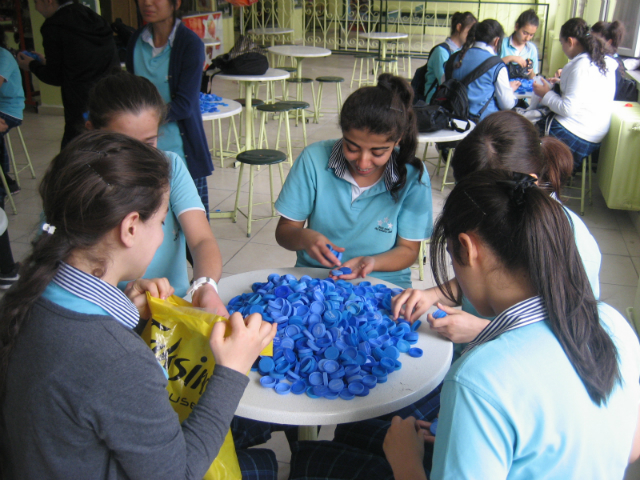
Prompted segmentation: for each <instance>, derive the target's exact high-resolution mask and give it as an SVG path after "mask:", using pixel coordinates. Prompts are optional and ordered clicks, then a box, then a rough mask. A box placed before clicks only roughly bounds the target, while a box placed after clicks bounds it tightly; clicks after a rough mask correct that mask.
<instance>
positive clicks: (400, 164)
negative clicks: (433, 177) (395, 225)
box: [340, 73, 424, 201]
mask: <svg viewBox="0 0 640 480" xmlns="http://www.w3.org/2000/svg"><path fill="white" fill-rule="evenodd" d="M412 105H413V90H412V89H411V85H409V83H408V82H407V81H406V80H405V79H404V78H401V77H396V76H394V75H391V74H390V73H383V74H382V75H380V77H378V84H377V85H376V86H375V87H362V88H359V89H358V90H356V91H355V92H353V93H352V94H351V95H349V97H348V98H347V100H346V101H345V102H344V105H343V107H342V110H341V111H340V129H341V130H342V131H343V132H348V131H349V130H363V131H369V132H370V133H373V134H376V135H387V137H388V138H389V141H392V142H397V141H398V140H400V143H399V145H398V146H399V148H400V153H399V155H398V156H397V157H396V165H395V166H396V170H397V173H398V181H397V182H396V183H394V184H393V185H392V187H391V190H390V193H391V196H392V197H393V199H394V200H396V201H397V199H398V192H399V191H400V190H401V189H402V188H403V187H404V185H405V183H406V181H407V164H410V165H412V166H413V167H415V168H416V169H417V170H418V171H419V172H420V176H422V172H423V171H424V166H423V165H422V162H421V161H420V160H418V159H417V158H416V156H415V154H416V149H417V148H418V127H417V126H416V118H415V114H414V112H413V108H412V107H411V106H412Z"/></svg>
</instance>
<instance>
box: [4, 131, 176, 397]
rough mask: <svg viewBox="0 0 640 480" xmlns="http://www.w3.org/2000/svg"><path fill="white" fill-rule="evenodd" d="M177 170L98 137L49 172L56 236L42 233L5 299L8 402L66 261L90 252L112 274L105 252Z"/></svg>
mask: <svg viewBox="0 0 640 480" xmlns="http://www.w3.org/2000/svg"><path fill="white" fill-rule="evenodd" d="M169 177H170V166H169V162H167V159H166V158H165V156H164V154H163V153H162V152H160V151H159V150H157V149H155V148H152V147H149V146H147V145H144V144H143V143H141V142H139V141H137V140H135V139H133V138H130V137H127V136H125V135H120V134H115V133H104V132H90V133H86V134H84V135H82V136H79V137H77V138H75V139H74V140H73V141H72V142H70V143H69V144H68V145H67V146H66V147H65V149H64V150H62V152H60V154H58V155H57V156H56V157H55V158H54V159H53V161H52V162H51V164H50V165H49V168H48V169H47V173H46V174H45V176H44V178H43V179H42V183H41V184H40V197H41V198H42V204H43V208H44V214H45V218H46V219H47V222H48V223H49V224H50V225H52V226H54V227H55V231H54V232H53V233H52V234H49V233H42V234H41V235H39V236H38V237H37V238H36V239H35V240H34V242H33V250H32V252H31V254H30V255H29V256H28V257H27V258H26V260H25V261H24V262H23V264H22V268H21V269H20V278H19V279H18V281H17V282H16V283H15V284H14V285H13V286H12V287H11V288H10V289H9V290H8V291H7V293H5V295H4V297H3V298H2V300H0V396H3V395H4V391H5V386H6V378H7V369H8V366H9V360H10V357H11V351H12V350H13V347H14V345H15V342H16V339H17V337H18V335H19V333H20V330H21V328H22V325H23V324H24V322H25V321H28V318H29V315H30V311H31V308H32V307H33V304H34V303H35V302H36V300H38V298H39V297H40V296H41V295H42V292H44V290H45V288H46V287H47V285H48V284H49V283H50V282H51V280H52V279H53V277H54V276H55V274H56V273H57V271H58V268H59V266H60V262H63V261H66V260H68V259H69V257H70V256H71V254H72V253H73V252H74V251H82V252H84V253H85V254H86V255H88V256H89V258H92V259H93V260H94V263H95V264H96V265H97V266H96V270H95V272H94V274H96V275H97V276H102V275H104V273H105V271H106V270H107V269H108V268H109V261H108V258H106V256H105V254H104V252H100V251H97V246H98V245H99V243H100V241H101V240H102V239H103V238H104V236H105V235H106V234H107V233H108V232H110V231H111V230H113V229H114V228H116V227H117V226H118V225H120V223H121V222H122V220H123V219H124V217H125V216H127V215H128V214H129V213H131V212H138V213H139V214H140V218H141V220H142V221H146V220H148V219H149V218H150V217H151V216H152V215H153V214H154V213H155V212H156V211H157V210H158V208H159V207H160V205H161V203H162V198H163V195H165V193H166V191H167V190H168V188H169Z"/></svg>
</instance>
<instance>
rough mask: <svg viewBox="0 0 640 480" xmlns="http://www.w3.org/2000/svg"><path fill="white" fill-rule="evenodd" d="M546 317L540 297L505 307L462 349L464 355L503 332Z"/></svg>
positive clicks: (545, 310)
mask: <svg viewBox="0 0 640 480" xmlns="http://www.w3.org/2000/svg"><path fill="white" fill-rule="evenodd" d="M546 318H547V307H545V305H544V302H543V300H542V297H540V296H537V297H531V298H528V299H526V300H523V301H522V302H519V303H516V304H515V305H513V306H512V307H509V308H507V309H506V310H505V311H504V312H502V313H501V314H500V315H498V316H497V317H496V318H495V319H493V320H492V321H491V322H490V323H489V325H487V326H486V327H485V328H484V329H483V330H482V331H481V332H480V333H479V334H478V336H477V337H476V338H475V339H474V340H473V341H472V342H470V343H469V344H468V345H467V346H466V348H465V349H464V350H463V351H462V354H463V355H464V354H465V353H467V352H468V351H470V350H471V349H473V348H474V347H477V346H478V345H482V344H483V343H486V342H490V341H491V340H493V339H495V338H498V337H499V336H500V335H502V334H503V333H504V332H508V331H509V330H515V329H516V328H520V327H525V326H527V325H531V324H532V323H536V322H540V321H542V320H545V319H546Z"/></svg>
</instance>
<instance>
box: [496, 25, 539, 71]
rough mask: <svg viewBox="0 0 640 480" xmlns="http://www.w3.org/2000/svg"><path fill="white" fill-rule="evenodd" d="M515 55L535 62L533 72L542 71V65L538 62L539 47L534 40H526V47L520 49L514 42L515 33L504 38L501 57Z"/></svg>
mask: <svg viewBox="0 0 640 480" xmlns="http://www.w3.org/2000/svg"><path fill="white" fill-rule="evenodd" d="M513 55H515V56H517V57H522V58H524V59H527V58H530V59H531V61H532V62H533V66H532V68H533V73H535V74H536V75H537V74H538V73H539V72H540V66H539V64H538V49H537V48H536V45H535V44H534V43H533V42H525V44H524V47H522V48H521V49H520V50H518V48H517V47H516V46H515V45H514V44H513V35H509V36H508V37H505V38H503V39H502V50H501V52H500V58H504V57H510V56H513Z"/></svg>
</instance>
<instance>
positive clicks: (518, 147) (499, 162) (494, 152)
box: [451, 110, 573, 198]
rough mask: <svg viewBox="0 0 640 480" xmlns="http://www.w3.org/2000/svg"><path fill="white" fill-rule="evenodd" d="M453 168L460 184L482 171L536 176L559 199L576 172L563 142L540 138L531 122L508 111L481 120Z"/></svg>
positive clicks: (456, 155)
mask: <svg viewBox="0 0 640 480" xmlns="http://www.w3.org/2000/svg"><path fill="white" fill-rule="evenodd" d="M451 167H452V168H453V176H454V177H455V179H456V181H457V182H459V181H460V180H462V179H463V178H465V177H466V176H467V175H469V174H471V173H473V172H477V171H480V170H511V171H514V172H520V173H525V174H535V175H536V176H537V177H538V185H540V187H541V188H543V189H544V190H547V191H548V192H549V193H555V194H556V196H558V198H559V197H560V191H561V189H562V185H564V183H565V182H566V181H567V180H568V179H569V177H570V176H571V173H572V172H573V156H572V155H571V150H569V147H567V146H566V145H565V144H564V143H562V142H561V141H560V140H558V139H556V138H553V137H542V138H540V136H539V135H538V130H537V129H536V127H535V126H534V125H533V124H532V123H531V122H530V121H529V120H527V119H526V118H525V117H523V116H522V115H519V114H518V113H516V112H514V111H512V110H505V111H502V112H496V113H493V114H491V115H489V116H488V117H487V118H485V119H484V120H482V121H481V122H480V123H478V125H477V126H476V128H474V129H473V130H472V131H471V133H470V134H469V135H467V136H466V137H465V139H464V140H462V141H461V142H460V143H459V144H458V146H457V147H456V150H455V153H454V154H453V158H452V160H451Z"/></svg>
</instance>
